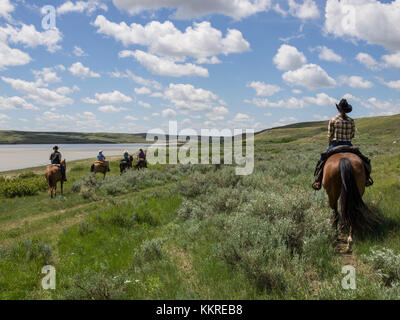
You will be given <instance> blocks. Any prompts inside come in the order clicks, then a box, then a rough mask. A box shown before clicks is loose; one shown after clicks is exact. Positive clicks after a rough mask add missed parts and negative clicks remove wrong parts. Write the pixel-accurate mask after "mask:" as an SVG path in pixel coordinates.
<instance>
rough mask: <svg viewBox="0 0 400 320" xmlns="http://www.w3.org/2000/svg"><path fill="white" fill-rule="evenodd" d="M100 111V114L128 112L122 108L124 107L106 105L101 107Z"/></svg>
mask: <svg viewBox="0 0 400 320" xmlns="http://www.w3.org/2000/svg"><path fill="white" fill-rule="evenodd" d="M98 110H99V111H100V112H104V113H117V112H120V111H122V110H126V108H122V107H119V108H117V107H114V106H112V105H106V106H102V107H99V108H98Z"/></svg>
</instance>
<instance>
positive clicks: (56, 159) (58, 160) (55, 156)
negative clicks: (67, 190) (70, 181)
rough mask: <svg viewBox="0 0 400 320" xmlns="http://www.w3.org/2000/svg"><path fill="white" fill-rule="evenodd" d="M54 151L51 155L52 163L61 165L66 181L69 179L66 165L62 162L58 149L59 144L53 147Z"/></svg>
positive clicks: (63, 177) (62, 174)
mask: <svg viewBox="0 0 400 320" xmlns="http://www.w3.org/2000/svg"><path fill="white" fill-rule="evenodd" d="M53 150H54V152H53V153H52V154H51V155H50V161H51V164H55V165H59V166H60V170H61V176H62V179H63V180H64V181H67V177H66V173H65V167H64V166H63V165H62V164H61V158H62V156H61V153H60V152H59V151H58V146H54V147H53Z"/></svg>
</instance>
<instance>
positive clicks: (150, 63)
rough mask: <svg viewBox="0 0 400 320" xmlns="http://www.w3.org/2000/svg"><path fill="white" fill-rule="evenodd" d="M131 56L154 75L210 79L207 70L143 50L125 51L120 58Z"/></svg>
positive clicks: (120, 54)
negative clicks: (193, 76)
mask: <svg viewBox="0 0 400 320" xmlns="http://www.w3.org/2000/svg"><path fill="white" fill-rule="evenodd" d="M129 56H132V57H134V58H135V59H136V60H137V61H139V62H140V63H141V64H142V65H143V66H144V67H145V68H146V69H147V70H149V71H150V72H151V73H153V74H157V75H161V76H170V77H182V76H190V75H195V76H200V77H208V70H207V69H205V68H203V67H199V66H197V65H195V64H193V63H183V64H181V63H176V62H175V61H173V60H171V59H168V58H161V57H158V56H156V55H153V54H150V53H147V52H144V51H141V50H136V51H129V50H124V51H121V52H120V53H119V57H121V58H126V57H129Z"/></svg>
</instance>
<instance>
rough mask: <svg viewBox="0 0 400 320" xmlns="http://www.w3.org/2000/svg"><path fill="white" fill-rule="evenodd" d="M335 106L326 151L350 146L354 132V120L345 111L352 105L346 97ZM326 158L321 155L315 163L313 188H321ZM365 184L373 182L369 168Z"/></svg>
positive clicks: (348, 111) (364, 158)
mask: <svg viewBox="0 0 400 320" xmlns="http://www.w3.org/2000/svg"><path fill="white" fill-rule="evenodd" d="M336 108H337V109H338V112H339V114H338V115H337V116H336V117H334V118H332V119H331V120H330V121H329V126H328V141H329V146H328V148H327V149H326V151H329V150H331V149H333V148H334V147H337V146H343V145H345V146H352V144H351V140H352V139H353V138H354V134H355V130H356V127H355V124H354V120H353V119H352V118H350V117H349V116H348V115H347V113H350V112H351V111H352V110H353V107H352V106H351V105H350V104H348V102H347V100H346V99H342V100H340V102H339V104H336ZM359 156H360V157H361V158H362V160H363V161H365V162H367V163H368V165H369V160H368V159H367V158H366V157H364V156H363V155H362V154H361V153H359ZM326 160H327V159H325V160H324V159H323V158H322V156H321V159H320V161H319V162H318V164H317V168H316V170H315V181H314V183H313V184H312V187H313V189H315V190H320V189H321V182H322V176H323V168H324V164H325V161H326ZM366 174H367V176H366V178H367V182H366V186H367V187H368V186H370V185H372V184H373V181H372V179H371V177H370V175H369V174H370V170H366Z"/></svg>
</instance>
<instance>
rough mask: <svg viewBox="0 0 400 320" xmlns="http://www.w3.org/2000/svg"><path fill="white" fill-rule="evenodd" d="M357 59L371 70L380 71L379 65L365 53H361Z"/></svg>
mask: <svg viewBox="0 0 400 320" xmlns="http://www.w3.org/2000/svg"><path fill="white" fill-rule="evenodd" d="M356 59H357V61H358V62H360V63H361V64H363V65H364V66H366V67H367V68H368V69H370V70H378V69H379V63H378V62H377V61H376V60H375V59H374V58H373V57H372V56H371V55H369V54H368V53H365V52H360V53H359V54H358V55H357V56H356Z"/></svg>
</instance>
